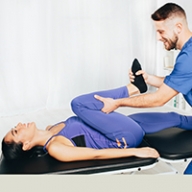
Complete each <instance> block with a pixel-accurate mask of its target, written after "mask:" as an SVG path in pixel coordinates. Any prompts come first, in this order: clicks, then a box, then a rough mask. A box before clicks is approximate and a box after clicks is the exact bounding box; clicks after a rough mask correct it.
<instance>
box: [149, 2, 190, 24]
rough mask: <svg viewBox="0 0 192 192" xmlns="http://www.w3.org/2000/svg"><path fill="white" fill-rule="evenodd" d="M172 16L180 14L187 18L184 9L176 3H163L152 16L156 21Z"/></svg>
mask: <svg viewBox="0 0 192 192" xmlns="http://www.w3.org/2000/svg"><path fill="white" fill-rule="evenodd" d="M172 16H180V17H185V18H186V14H185V11H184V9H183V8H182V7H180V6H179V5H177V4H175V3H167V4H165V5H163V6H162V7H160V8H159V9H158V10H157V11H155V12H154V13H153V14H152V15H151V18H152V19H153V20H154V21H162V20H166V19H168V18H170V17H172Z"/></svg>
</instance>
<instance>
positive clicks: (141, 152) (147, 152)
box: [134, 147, 159, 158]
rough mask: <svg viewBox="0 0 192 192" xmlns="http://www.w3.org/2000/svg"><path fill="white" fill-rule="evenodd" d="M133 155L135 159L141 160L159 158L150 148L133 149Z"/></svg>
mask: <svg viewBox="0 0 192 192" xmlns="http://www.w3.org/2000/svg"><path fill="white" fill-rule="evenodd" d="M134 154H135V156H136V157H141V158H147V157H151V158H158V157H159V153H158V152H157V151H156V150H155V149H153V148H150V147H142V148H135V153H134Z"/></svg>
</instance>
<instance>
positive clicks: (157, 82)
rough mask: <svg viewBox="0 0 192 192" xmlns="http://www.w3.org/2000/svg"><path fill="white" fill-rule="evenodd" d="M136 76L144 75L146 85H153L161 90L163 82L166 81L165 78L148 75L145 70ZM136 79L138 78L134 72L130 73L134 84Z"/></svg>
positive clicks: (138, 72)
mask: <svg viewBox="0 0 192 192" xmlns="http://www.w3.org/2000/svg"><path fill="white" fill-rule="evenodd" d="M136 75H142V76H143V78H144V80H145V83H147V84H148V85H151V86H153V87H156V88H159V87H160V86H161V85H162V84H163V81H164V79H165V77H159V76H156V75H150V74H148V73H146V72H145V71H144V70H139V71H137V73H136ZM135 78H136V77H135V76H134V75H133V73H132V71H129V79H130V81H131V82H134V79H135Z"/></svg>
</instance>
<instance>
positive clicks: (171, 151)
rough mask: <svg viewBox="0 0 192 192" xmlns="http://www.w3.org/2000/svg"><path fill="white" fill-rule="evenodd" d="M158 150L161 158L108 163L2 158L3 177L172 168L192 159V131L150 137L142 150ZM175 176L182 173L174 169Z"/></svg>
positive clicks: (175, 130)
mask: <svg viewBox="0 0 192 192" xmlns="http://www.w3.org/2000/svg"><path fill="white" fill-rule="evenodd" d="M144 146H149V147H153V148H155V149H156V150H157V151H158V152H159V154H160V158H158V159H155V158H137V157H127V158H117V159H108V160H89V161H75V162H67V163H66V162H60V161H57V160H55V159H53V158H52V157H50V156H49V155H48V154H44V155H40V157H33V158H30V159H28V160H19V161H7V160H5V159H4V157H3V156H2V155H1V159H0V174H121V173H127V172H130V173H134V172H136V171H141V170H146V169H150V168H152V167H154V166H155V165H156V164H157V163H158V161H164V162H166V163H167V164H168V165H169V166H171V165H172V163H173V162H177V161H187V160H189V159H191V158H192V131H186V130H182V129H179V128H177V127H172V128H169V129H165V130H162V131H159V132H157V133H153V134H147V135H146V136H145V137H144V139H143V141H142V143H141V145H140V146H139V147H144ZM172 170H173V173H178V172H177V170H175V169H174V168H173V167H172Z"/></svg>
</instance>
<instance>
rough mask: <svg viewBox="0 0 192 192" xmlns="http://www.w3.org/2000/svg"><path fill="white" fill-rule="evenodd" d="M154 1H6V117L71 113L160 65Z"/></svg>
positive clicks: (1, 52)
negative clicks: (135, 66) (140, 70)
mask: <svg viewBox="0 0 192 192" xmlns="http://www.w3.org/2000/svg"><path fill="white" fill-rule="evenodd" d="M155 7H156V1H154V0H145V1H143V0H137V1H133V0H118V1H117V0H0V116H1V117H3V116H10V115H17V114H22V113H28V112H30V111H36V110H39V109H44V108H47V109H56V108H61V107H62V108H63V107H66V108H69V107H70V105H69V104H70V101H71V99H72V98H73V97H75V96H77V95H79V94H82V93H85V92H91V91H95V90H101V89H109V88H114V87H117V86H121V85H124V84H126V83H127V82H128V81H129V79H128V69H129V68H130V66H131V62H132V60H133V59H134V57H137V58H138V59H139V60H140V62H141V63H142V65H143V67H144V68H145V67H146V68H148V69H149V70H151V71H153V70H154V69H153V68H154V67H152V68H151V67H148V66H147V63H149V62H152V63H154V61H155V56H154V54H151V51H153V50H154V48H155V45H156V42H155V39H154V36H155V33H154V31H153V27H152V25H151V20H150V14H151V13H152V11H153V10H154V8H155Z"/></svg>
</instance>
